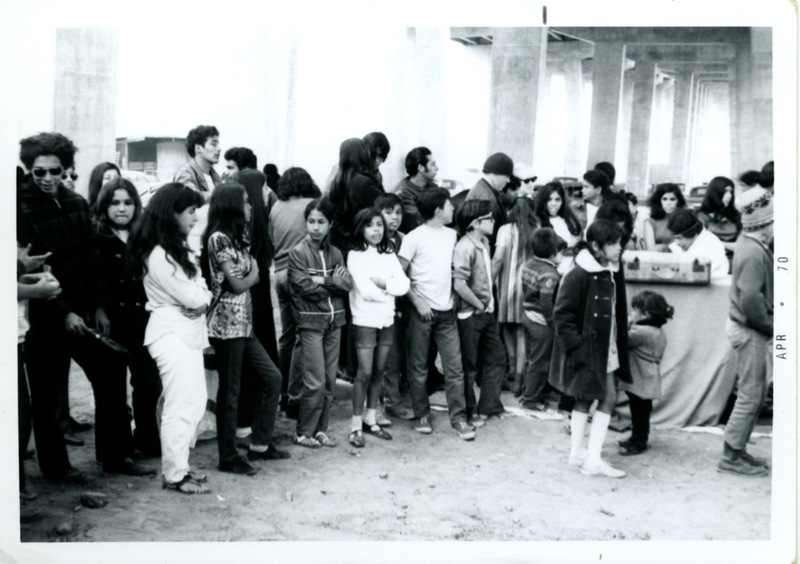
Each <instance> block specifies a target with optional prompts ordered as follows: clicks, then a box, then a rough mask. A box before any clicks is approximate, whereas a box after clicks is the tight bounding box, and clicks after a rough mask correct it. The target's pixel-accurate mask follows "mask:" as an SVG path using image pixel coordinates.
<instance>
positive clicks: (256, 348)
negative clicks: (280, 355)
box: [200, 182, 288, 476]
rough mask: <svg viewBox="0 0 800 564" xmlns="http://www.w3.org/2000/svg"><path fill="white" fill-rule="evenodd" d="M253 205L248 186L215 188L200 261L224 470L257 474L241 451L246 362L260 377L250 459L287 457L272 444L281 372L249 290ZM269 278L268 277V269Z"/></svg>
mask: <svg viewBox="0 0 800 564" xmlns="http://www.w3.org/2000/svg"><path fill="white" fill-rule="evenodd" d="M251 215H252V207H251V206H250V202H249V198H248V195H247V192H246V191H245V188H244V186H242V185H241V184H236V183H234V182H229V183H225V184H221V185H219V186H217V187H216V188H214V191H213V192H212V194H211V199H210V200H209V209H208V226H207V227H206V230H205V233H203V247H202V249H203V250H202V252H201V255H200V261H201V262H200V264H201V268H202V271H203V276H204V278H205V279H206V282H207V283H208V285H209V287H210V288H211V292H212V294H213V296H214V298H213V301H212V304H211V306H210V307H209V310H208V335H209V340H210V342H211V345H212V346H213V347H214V352H215V353H216V355H217V370H218V372H219V388H218V390H217V444H218V446H219V469H220V470H221V471H223V472H231V473H234V474H246V475H248V476H252V475H254V474H255V473H256V472H257V471H258V470H257V469H256V468H254V467H253V466H251V465H250V464H249V462H248V461H247V460H244V459H243V458H242V457H241V456H240V455H239V453H238V451H237V450H236V416H237V413H238V406H239V390H240V384H241V376H242V368H243V366H248V367H250V368H251V369H252V370H253V372H254V373H255V374H256V375H257V376H258V378H259V379H260V380H261V384H262V386H261V393H260V398H259V400H260V401H259V402H258V405H257V407H256V413H255V418H254V427H255V428H254V430H253V439H252V441H251V444H250V449H249V451H248V455H247V458H248V459H249V460H251V461H252V460H257V459H259V458H261V459H279V458H288V453H285V452H282V451H279V450H278V449H276V448H275V446H274V445H273V444H272V431H273V429H274V428H275V416H276V413H277V409H278V397H279V395H280V385H281V376H280V372H279V371H278V369H277V368H276V366H275V363H274V362H273V361H272V360H271V359H270V358H269V356H268V355H267V352H266V351H265V350H264V347H263V346H262V345H261V343H260V341H259V340H258V339H257V338H256V337H255V335H254V333H253V304H252V298H251V296H250V289H251V288H252V287H253V286H255V285H256V284H257V283H258V280H259V276H260V274H259V273H260V270H259V265H258V261H257V260H256V259H255V257H253V256H252V255H250V252H249V247H250V236H249V226H250V221H251ZM264 276H268V273H267V272H265V273H264Z"/></svg>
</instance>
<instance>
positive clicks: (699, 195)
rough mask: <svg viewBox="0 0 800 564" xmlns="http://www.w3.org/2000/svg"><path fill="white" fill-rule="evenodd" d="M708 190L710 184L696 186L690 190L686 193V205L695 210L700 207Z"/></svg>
mask: <svg viewBox="0 0 800 564" xmlns="http://www.w3.org/2000/svg"><path fill="white" fill-rule="evenodd" d="M706 190H708V184H703V185H702V186H695V187H694V188H692V189H691V190H689V192H688V193H687V194H686V205H687V206H688V207H690V208H692V209H695V210H696V209H699V208H700V206H701V205H702V204H703V200H704V199H705V197H706Z"/></svg>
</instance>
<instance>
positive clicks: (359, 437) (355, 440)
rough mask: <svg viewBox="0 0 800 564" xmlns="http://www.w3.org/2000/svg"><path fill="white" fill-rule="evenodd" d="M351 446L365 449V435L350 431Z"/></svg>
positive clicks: (357, 431) (358, 431)
mask: <svg viewBox="0 0 800 564" xmlns="http://www.w3.org/2000/svg"><path fill="white" fill-rule="evenodd" d="M350 444H351V445H352V446H354V447H356V448H364V445H365V444H366V443H365V442H364V434H363V433H362V432H361V431H360V430H358V429H357V430H355V431H350Z"/></svg>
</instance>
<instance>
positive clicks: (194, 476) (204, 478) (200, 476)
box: [186, 470, 208, 484]
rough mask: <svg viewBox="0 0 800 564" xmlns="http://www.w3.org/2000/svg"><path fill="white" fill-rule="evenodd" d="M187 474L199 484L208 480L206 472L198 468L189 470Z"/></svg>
mask: <svg viewBox="0 0 800 564" xmlns="http://www.w3.org/2000/svg"><path fill="white" fill-rule="evenodd" d="M186 474H187V475H188V476H189V477H190V478H191V479H192V480H194V481H195V482H197V483H198V484H205V483H206V482H208V476H206V475H205V474H201V473H200V472H197V471H196V470H189V471H188V472H187V473H186Z"/></svg>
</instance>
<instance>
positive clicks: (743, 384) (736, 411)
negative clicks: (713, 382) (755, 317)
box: [725, 319, 771, 450]
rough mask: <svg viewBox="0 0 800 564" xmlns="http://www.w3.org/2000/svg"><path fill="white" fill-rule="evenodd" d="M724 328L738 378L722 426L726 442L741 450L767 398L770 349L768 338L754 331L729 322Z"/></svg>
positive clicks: (731, 321)
mask: <svg viewBox="0 0 800 564" xmlns="http://www.w3.org/2000/svg"><path fill="white" fill-rule="evenodd" d="M725 329H726V331H727V333H728V339H729V340H730V342H731V346H732V347H733V350H734V351H735V353H736V373H737V375H738V378H739V388H738V391H737V393H736V403H735V404H734V405H733V411H732V412H731V416H730V418H729V419H728V424H727V425H725V442H726V443H728V445H729V446H730V447H732V448H734V449H736V450H742V449H743V448H744V447H745V446H746V445H747V441H748V439H749V438H750V434H751V433H752V432H753V428H754V427H755V425H756V421H757V420H758V414H759V412H760V411H761V407H762V406H763V405H764V399H765V398H766V396H767V381H768V378H769V374H767V357H768V356H769V355H770V354H771V350H770V349H769V348H768V341H769V338H768V337H767V336H766V335H764V334H763V333H759V332H758V331H756V330H755V329H750V328H749V327H745V326H744V325H741V324H739V323H736V322H735V321H733V320H730V319H729V320H728V321H727V324H726V326H725Z"/></svg>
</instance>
